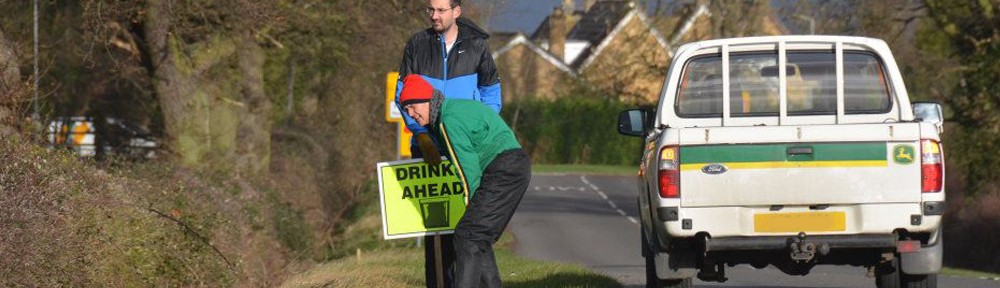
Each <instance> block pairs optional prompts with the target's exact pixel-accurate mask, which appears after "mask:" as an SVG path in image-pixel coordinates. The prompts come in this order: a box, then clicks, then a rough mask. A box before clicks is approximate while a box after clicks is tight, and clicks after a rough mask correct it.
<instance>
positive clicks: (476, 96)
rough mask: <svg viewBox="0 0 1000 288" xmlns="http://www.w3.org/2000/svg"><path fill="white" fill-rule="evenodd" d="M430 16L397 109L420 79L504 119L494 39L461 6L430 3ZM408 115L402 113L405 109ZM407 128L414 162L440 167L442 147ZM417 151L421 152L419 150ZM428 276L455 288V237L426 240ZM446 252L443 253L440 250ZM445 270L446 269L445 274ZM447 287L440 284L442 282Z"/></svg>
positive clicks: (405, 68)
mask: <svg viewBox="0 0 1000 288" xmlns="http://www.w3.org/2000/svg"><path fill="white" fill-rule="evenodd" d="M427 2H428V4H427V7H426V9H425V10H424V12H425V13H427V14H426V15H427V16H428V17H429V18H430V20H431V27H430V28H428V29H425V30H421V31H419V32H417V33H415V34H413V36H412V37H410V40H409V41H408V42H407V43H406V48H405V49H404V50H403V60H402V61H401V63H400V65H399V82H397V84H396V105H399V104H400V103H399V93H400V91H402V90H403V82H402V80H403V78H405V77H406V76H408V75H411V74H417V75H420V76H421V77H422V78H424V80H426V81H427V82H428V83H430V84H431V86H433V87H434V89H437V90H440V91H441V92H442V93H443V94H444V95H445V97H447V98H448V99H471V100H476V101H479V102H482V103H483V104H486V106H488V107H490V108H491V109H492V110H493V111H495V112H496V113H500V107H501V105H502V101H501V98H500V75H499V74H498V73H497V69H496V64H495V63H494V62H493V55H492V54H493V53H492V51H490V48H489V46H488V45H487V42H486V39H487V38H489V34H487V33H486V32H485V31H483V30H482V29H481V28H479V27H478V26H476V24H475V23H473V22H472V21H470V20H468V19H466V18H461V17H460V16H461V15H462V6H461V4H462V3H461V0H428V1H427ZM399 108H400V109H399V110H400V111H403V109H402V107H399ZM403 120H404V121H405V122H406V127H407V128H408V129H410V131H413V139H414V143H412V145H411V153H412V154H413V158H418V157H422V158H424V160H425V161H428V162H430V163H432V164H436V163H437V162H438V161H440V158H441V152H440V151H439V148H438V147H439V146H440V145H436V144H435V143H434V140H432V137H429V135H428V132H427V131H428V130H427V128H426V127H423V126H420V124H417V122H416V121H414V120H413V119H412V118H410V116H409V115H407V114H406V113H403ZM414 148H417V149H414ZM425 239H426V241H425V247H426V248H425V250H424V251H425V257H426V261H425V276H426V279H427V287H433V288H440V287H451V282H452V279H453V277H452V276H453V267H452V266H453V263H454V260H455V250H454V247H453V244H452V236H451V235H442V236H431V237H426V238H425ZM438 247H440V248H438ZM439 267H440V268H439ZM439 279H440V280H443V281H438V280H439Z"/></svg>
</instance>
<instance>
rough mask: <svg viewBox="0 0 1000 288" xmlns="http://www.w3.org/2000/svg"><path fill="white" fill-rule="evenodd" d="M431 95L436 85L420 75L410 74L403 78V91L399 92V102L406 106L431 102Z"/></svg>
mask: <svg viewBox="0 0 1000 288" xmlns="http://www.w3.org/2000/svg"><path fill="white" fill-rule="evenodd" d="M431 95H434V87H431V84H430V83H427V81H426V80H424V78H423V77H420V75H417V74H410V75H407V76H406V78H403V91H402V92H400V93H399V104H400V106H406V105H409V104H416V103H423V102H430V101H431Z"/></svg>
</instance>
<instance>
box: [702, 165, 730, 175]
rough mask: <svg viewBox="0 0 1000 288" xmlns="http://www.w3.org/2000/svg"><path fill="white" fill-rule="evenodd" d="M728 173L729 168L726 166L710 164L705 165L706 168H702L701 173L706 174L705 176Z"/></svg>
mask: <svg viewBox="0 0 1000 288" xmlns="http://www.w3.org/2000/svg"><path fill="white" fill-rule="evenodd" d="M726 171H729V168H726V165H722V164H719V163H715V164H709V165H705V167H701V172H704V173H705V174H709V175H719V174H722V173H726Z"/></svg>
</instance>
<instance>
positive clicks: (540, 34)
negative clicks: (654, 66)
mask: <svg viewBox="0 0 1000 288" xmlns="http://www.w3.org/2000/svg"><path fill="white" fill-rule="evenodd" d="M645 13H646V12H645V11H643V10H642V7H641V5H638V4H636V3H635V2H634V1H631V0H600V1H598V2H596V3H594V4H593V6H591V7H590V9H589V10H587V11H586V12H583V11H575V12H574V13H573V15H575V16H576V17H579V20H577V21H576V24H575V25H573V27H572V29H571V30H570V31H569V33H568V34H567V36H566V41H567V42H576V41H578V42H586V43H588V44H589V45H588V48H587V49H585V50H584V51H583V52H581V53H580V55H578V56H577V57H576V58H575V59H574V60H572V63H565V62H563V61H561V60H560V59H559V58H558V57H556V56H554V55H552V54H551V53H549V52H548V51H546V50H545V49H541V47H538V45H535V43H531V41H528V38H527V37H524V38H525V39H523V40H524V41H527V42H528V43H527V44H530V46H529V47H530V48H532V50H535V51H536V52H539V53H540V54H542V53H544V55H543V57H546V59H549V58H552V59H555V60H556V62H558V63H559V64H560V65H561V66H562V67H559V68H560V69H563V67H569V68H570V69H571V70H572V71H579V70H582V69H584V68H586V67H587V66H588V65H589V64H590V63H591V62H593V58H595V57H597V55H600V53H601V52H602V51H603V50H604V48H605V47H607V46H608V45H609V44H610V43H611V40H613V39H614V38H615V36H617V34H618V33H619V32H620V31H621V30H622V29H624V27H625V26H626V25H628V23H629V22H631V21H632V20H633V19H636V20H639V21H642V23H643V24H644V25H645V26H646V27H648V28H649V31H650V33H651V34H652V35H653V37H654V38H656V41H657V43H659V45H660V46H661V47H662V48H663V49H664V50H666V51H667V53H668V54H671V51H670V50H669V45H668V44H667V40H666V38H664V37H663V35H662V34H660V32H659V31H658V30H656V28H654V27H653V25H652V23H651V22H650V20H649V18H648V17H646V15H645ZM548 33H549V18H546V19H545V20H544V21H543V22H542V24H541V25H539V27H538V29H536V30H535V32H534V33H532V35H531V38H530V39H531V40H535V41H539V42H545V41H548V35H549V34H548ZM518 40H519V39H517V38H516V37H515V38H514V40H511V42H509V43H508V45H507V46H505V47H508V46H509V47H513V46H511V45H514V44H518V43H515V42H516V41H518ZM509 49H510V48H507V49H498V50H497V52H495V53H494V54H493V55H494V57H497V56H498V55H500V54H503V52H506V51H507V50H509ZM550 62H552V61H550Z"/></svg>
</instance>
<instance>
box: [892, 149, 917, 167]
mask: <svg viewBox="0 0 1000 288" xmlns="http://www.w3.org/2000/svg"><path fill="white" fill-rule="evenodd" d="M913 151H915V150H914V149H913V146H912V145H896V146H895V147H892V161H893V162H896V164H901V165H909V164H913V161H914V159H915V156H914V152H913Z"/></svg>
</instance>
